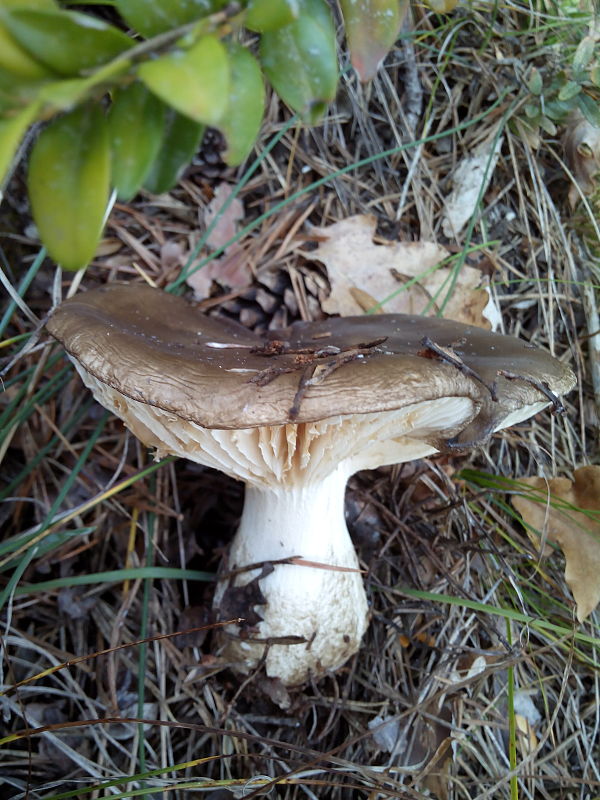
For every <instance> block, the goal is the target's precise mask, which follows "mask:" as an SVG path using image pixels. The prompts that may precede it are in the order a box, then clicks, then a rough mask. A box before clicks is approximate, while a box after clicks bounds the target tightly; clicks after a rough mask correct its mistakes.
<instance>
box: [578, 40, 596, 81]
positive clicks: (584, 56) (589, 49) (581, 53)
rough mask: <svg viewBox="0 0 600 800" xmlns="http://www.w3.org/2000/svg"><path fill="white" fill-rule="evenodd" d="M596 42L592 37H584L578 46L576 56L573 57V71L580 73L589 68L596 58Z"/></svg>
mask: <svg viewBox="0 0 600 800" xmlns="http://www.w3.org/2000/svg"><path fill="white" fill-rule="evenodd" d="M594 49H595V42H594V39H593V37H592V36H584V37H583V39H582V40H581V41H580V42H579V44H578V45H577V49H576V50H575V55H574V56H573V69H574V71H575V72H579V71H580V70H582V69H584V68H585V67H587V66H588V64H589V63H590V61H591V60H592V58H593V57H594Z"/></svg>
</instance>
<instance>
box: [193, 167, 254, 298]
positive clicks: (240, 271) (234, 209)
mask: <svg viewBox="0 0 600 800" xmlns="http://www.w3.org/2000/svg"><path fill="white" fill-rule="evenodd" d="M232 192H233V188H232V187H231V186H230V185H229V184H228V183H220V184H219V185H218V186H217V188H216V189H215V194H214V197H213V199H212V200H211V201H210V203H209V204H208V206H207V207H206V210H205V212H204V219H203V220H200V221H201V222H204V225H205V226H206V227H207V228H208V227H209V226H210V225H211V224H212V223H213V222H214V220H215V219H216V220H217V221H216V224H215V227H214V228H213V229H212V231H211V232H210V235H209V237H208V239H207V240H206V243H207V245H208V246H209V247H210V248H211V250H218V249H219V248H221V247H224V246H225V245H227V243H228V242H229V241H231V239H232V238H233V237H234V236H235V234H236V233H237V229H238V222H240V221H241V220H243V219H244V204H243V203H242V201H241V200H240V199H239V198H238V197H236V198H235V199H234V200H233V201H232V202H231V203H230V204H229V206H228V207H227V208H226V209H225V211H224V212H223V213H222V214H221V216H220V217H218V218H217V215H218V214H219V212H220V210H221V208H222V207H223V205H224V204H225V203H226V202H227V200H228V199H229V197H230V196H231V193H232ZM213 280H214V281H217V282H218V283H220V284H221V285H222V286H227V287H229V288H230V289H236V288H242V287H244V286H249V285H250V283H251V282H252V272H251V270H250V267H249V263H248V258H247V256H246V252H245V250H244V248H243V247H242V246H241V245H240V243H239V242H234V243H233V244H231V245H229V247H226V248H225V250H224V251H223V255H222V256H221V257H220V258H215V259H214V260H213V261H211V262H210V263H209V264H207V265H206V266H205V267H203V268H202V269H200V270H197V271H196V272H194V273H192V274H191V275H190V276H189V278H187V279H186V283H187V284H188V286H190V287H191V288H192V289H193V290H194V298H195V299H196V300H203V299H204V298H205V297H208V295H209V294H210V288H211V286H212V282H213Z"/></svg>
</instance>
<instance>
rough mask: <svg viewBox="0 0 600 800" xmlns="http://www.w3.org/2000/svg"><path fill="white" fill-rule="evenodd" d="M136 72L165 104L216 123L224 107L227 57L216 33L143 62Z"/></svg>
mask: <svg viewBox="0 0 600 800" xmlns="http://www.w3.org/2000/svg"><path fill="white" fill-rule="evenodd" d="M138 75H139V77H140V79H141V80H142V81H143V82H144V83H145V84H146V86H147V87H148V88H149V89H150V91H151V92H154V94H156V95H157V96H158V97H160V99H161V100H163V101H164V102H165V103H167V105H169V106H171V107H172V108H174V109H175V110H176V111H179V112H180V113H181V114H185V115H186V116H188V117H190V119H193V120H195V121H196V122H202V123H205V124H206V125H217V124H218V123H219V121H220V119H221V117H222V116H223V113H224V112H225V109H226V108H227V100H228V97H229V60H228V58H227V51H226V50H225V47H224V46H223V45H222V44H221V42H220V41H219V39H217V37H216V36H204V37H203V38H202V39H200V41H198V42H197V43H196V44H195V45H194V46H193V47H191V48H190V49H189V50H178V51H177V52H175V53H171V54H169V55H166V56H163V57H162V58H157V59H156V60H155V61H146V63H145V64H142V65H141V67H140V68H139V70H138Z"/></svg>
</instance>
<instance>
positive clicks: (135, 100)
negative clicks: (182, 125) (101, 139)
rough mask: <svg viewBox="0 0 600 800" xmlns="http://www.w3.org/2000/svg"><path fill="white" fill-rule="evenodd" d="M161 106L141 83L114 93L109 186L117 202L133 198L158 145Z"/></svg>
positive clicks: (161, 129) (163, 108) (110, 119)
mask: <svg viewBox="0 0 600 800" xmlns="http://www.w3.org/2000/svg"><path fill="white" fill-rule="evenodd" d="M165 111H166V109H165V106H164V104H163V103H161V101H160V100H159V99H158V98H157V97H155V96H154V95H153V94H151V93H150V92H149V91H148V89H146V87H145V86H143V85H142V84H141V83H138V82H136V83H132V84H131V85H130V86H128V87H127V88H126V89H120V90H117V91H116V92H115V96H114V100H113V104H112V106H111V108H110V112H109V115H108V130H109V134H110V145H111V155H112V160H111V163H112V182H113V185H114V186H115V188H116V190H117V194H118V196H119V199H121V200H124V201H128V200H131V198H132V197H133V196H134V195H135V194H136V192H137V191H138V189H139V188H140V186H141V185H142V183H143V182H144V179H145V177H146V175H147V174H148V172H149V171H150V168H151V167H152V163H153V162H154V159H155V158H156V156H157V154H158V151H159V150H160V146H161V143H162V136H163V130H164V125H165Z"/></svg>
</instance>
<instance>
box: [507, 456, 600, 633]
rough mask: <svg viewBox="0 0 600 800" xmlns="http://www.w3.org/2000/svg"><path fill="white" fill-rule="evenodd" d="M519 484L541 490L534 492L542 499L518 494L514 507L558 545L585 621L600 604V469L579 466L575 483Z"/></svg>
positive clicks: (537, 481)
mask: <svg viewBox="0 0 600 800" xmlns="http://www.w3.org/2000/svg"><path fill="white" fill-rule="evenodd" d="M521 481H522V482H523V483H526V484H527V485H528V486H531V487H532V488H533V489H538V490H540V493H539V494H536V496H537V497H538V498H539V500H538V501H537V502H536V500H532V499H530V498H531V495H529V496H524V495H516V496H515V497H513V498H512V504H513V505H514V507H515V508H516V509H517V511H518V512H519V514H520V515H521V516H522V517H523V520H524V521H525V523H526V524H527V525H530V526H531V527H532V528H534V529H535V530H536V531H539V533H540V535H541V536H542V537H543V536H544V535H547V537H548V541H550V542H556V544H558V545H559V546H560V548H561V550H562V551H563V553H564V556H565V562H566V564H565V579H566V581H567V583H568V584H569V587H570V589H571V591H572V592H573V597H574V598H575V602H576V603H577V619H578V620H579V622H583V620H584V619H585V618H586V617H587V616H589V614H591V613H592V611H593V610H594V609H595V608H596V606H597V605H598V603H599V602H600V513H593V512H600V466H589V467H580V468H579V469H577V470H575V472H574V480H573V481H570V480H569V479H568V478H554V479H552V480H550V481H546V480H545V479H544V478H522V479H521ZM548 490H549V491H550V496H548ZM557 506H558V507H557ZM576 509H581V511H579V510H576ZM586 511H587V512H592V513H587V514H586V513H584V512H586ZM529 536H530V538H531V539H532V541H533V542H534V543H535V544H536V545H537V546H539V544H540V541H539V539H538V537H537V536H536V534H535V533H534V532H530V533H529Z"/></svg>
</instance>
